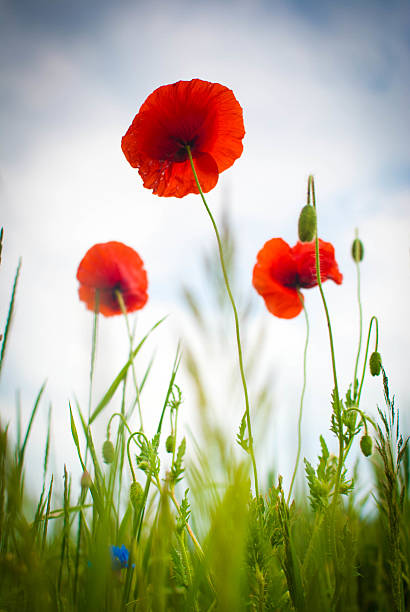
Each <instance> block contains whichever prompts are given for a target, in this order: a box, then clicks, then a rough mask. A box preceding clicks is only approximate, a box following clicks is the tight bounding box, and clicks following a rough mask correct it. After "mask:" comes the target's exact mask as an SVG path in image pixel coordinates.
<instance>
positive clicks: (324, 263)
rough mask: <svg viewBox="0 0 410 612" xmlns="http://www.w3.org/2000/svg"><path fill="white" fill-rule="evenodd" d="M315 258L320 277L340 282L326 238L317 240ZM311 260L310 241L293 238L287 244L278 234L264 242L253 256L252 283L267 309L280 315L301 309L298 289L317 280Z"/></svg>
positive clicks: (288, 316)
mask: <svg viewBox="0 0 410 612" xmlns="http://www.w3.org/2000/svg"><path fill="white" fill-rule="evenodd" d="M319 259H320V278H321V281H322V282H323V281H325V280H327V279H332V280H333V281H335V283H337V284H338V285H340V284H341V282H342V280H343V276H342V274H341V273H340V272H339V267H338V265H337V263H336V260H335V251H334V248H333V246H332V245H331V244H330V242H324V241H323V240H319ZM315 261H316V260H315V243H314V242H297V243H296V245H295V246H294V247H290V246H289V245H288V244H287V243H286V242H285V241H284V240H282V239H281V238H272V240H268V242H266V243H265V245H264V246H263V247H262V249H261V250H260V251H259V253H258V255H257V258H256V264H255V267H254V269H253V278H252V283H253V286H254V287H255V289H256V291H257V292H258V293H259V294H260V295H261V296H262V297H263V299H264V300H265V304H266V308H267V309H268V310H269V312H271V313H272V314H274V315H275V316H277V317H280V318H282V319H292V318H293V317H296V316H297V315H298V314H299V313H300V312H301V310H302V308H303V296H302V295H301V294H300V293H299V289H309V288H311V287H315V286H316V285H317V284H318V283H317V275H316V263H315Z"/></svg>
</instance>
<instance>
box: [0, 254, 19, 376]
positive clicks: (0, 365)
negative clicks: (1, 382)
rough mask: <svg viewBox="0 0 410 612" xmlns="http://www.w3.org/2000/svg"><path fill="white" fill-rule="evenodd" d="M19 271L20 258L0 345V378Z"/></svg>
mask: <svg viewBox="0 0 410 612" xmlns="http://www.w3.org/2000/svg"><path fill="white" fill-rule="evenodd" d="M20 269H21V258H20V259H19V263H18V266H17V270H16V275H15V277H14V283H13V289H12V292H11V299H10V303H9V310H8V313H7V319H6V327H5V328H4V335H3V342H2V345H1V351H0V376H1V370H2V366H3V361H4V356H5V354H6V346H7V339H8V337H9V332H10V326H11V322H12V319H13V313H14V301H15V298H16V289H17V282H18V279H19V275H20Z"/></svg>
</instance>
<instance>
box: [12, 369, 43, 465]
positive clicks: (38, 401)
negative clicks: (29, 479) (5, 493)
mask: <svg viewBox="0 0 410 612" xmlns="http://www.w3.org/2000/svg"><path fill="white" fill-rule="evenodd" d="M46 382H47V381H44V382H43V384H42V385H41V388H40V391H39V392H38V395H37V397H36V401H35V403H34V408H33V410H32V412H31V416H30V421H29V423H28V426H27V430H26V435H25V436H24V440H23V444H22V446H21V448H20V450H19V456H18V468H19V470H20V471H21V469H22V467H23V461H24V453H25V450H26V446H27V442H28V438H29V435H30V431H31V427H32V425H33V421H34V417H35V415H36V412H37V408H38V406H39V403H40V399H41V396H42V395H43V391H44V389H45V386H46Z"/></svg>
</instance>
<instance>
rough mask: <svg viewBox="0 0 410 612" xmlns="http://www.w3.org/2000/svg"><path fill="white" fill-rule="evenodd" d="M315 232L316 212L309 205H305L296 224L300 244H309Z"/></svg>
mask: <svg viewBox="0 0 410 612" xmlns="http://www.w3.org/2000/svg"><path fill="white" fill-rule="evenodd" d="M315 231H316V210H315V208H314V207H313V206H310V204H306V206H304V207H303V208H302V210H301V212H300V215H299V222H298V234H299V240H300V241H301V242H311V241H312V240H313V238H314V237H315Z"/></svg>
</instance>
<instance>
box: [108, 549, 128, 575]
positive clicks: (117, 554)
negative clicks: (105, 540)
mask: <svg viewBox="0 0 410 612" xmlns="http://www.w3.org/2000/svg"><path fill="white" fill-rule="evenodd" d="M128 557H129V552H128V550H127V549H126V548H125V546H124V544H123V545H122V546H121V548H120V547H119V546H111V561H112V569H114V570H120V569H123V568H124V567H128Z"/></svg>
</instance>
